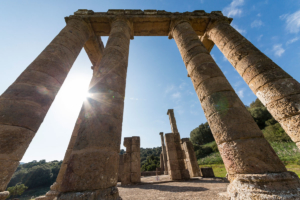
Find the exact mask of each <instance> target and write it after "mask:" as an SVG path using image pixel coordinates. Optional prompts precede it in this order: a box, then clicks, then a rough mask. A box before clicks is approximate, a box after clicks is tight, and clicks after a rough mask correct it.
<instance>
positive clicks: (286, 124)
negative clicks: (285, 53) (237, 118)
mask: <svg viewBox="0 0 300 200" xmlns="http://www.w3.org/2000/svg"><path fill="white" fill-rule="evenodd" d="M207 34H208V35H209V38H210V39H211V40H212V41H213V42H214V43H215V44H216V45H217V46H218V48H219V49H220V50H221V51H222V53H223V54H224V56H225V57H226V58H227V59H228V60H229V62H230V63H231V64H232V65H233V67H234V68H235V69H236V70H237V71H238V73H239V74H240V75H241V76H242V77H243V79H244V80H245V82H246V83H247V84H248V85H249V87H250V88H251V90H252V91H253V92H254V94H255V95H256V96H257V97H258V98H259V100H260V101H261V102H262V103H263V104H264V105H265V106H266V107H267V109H268V110H269V112H270V113H271V114H272V116H273V117H274V118H275V119H276V120H277V121H278V122H279V123H280V124H281V126H282V128H283V129H284V130H285V132H286V133H287V134H288V135H289V136H290V137H291V139H292V140H293V141H294V142H296V144H297V146H298V148H300V84H299V82H298V81H296V80H295V79H293V77H292V76H290V75H289V74H287V73H286V72H285V71H284V70H283V69H281V68H280V67H279V66H278V65H277V64H275V63H274V62H273V61H272V60H271V59H270V58H268V57H267V56H266V55H265V54H263V53H262V52H261V51H260V50H258V49H257V48H256V47H255V46H254V45H253V44H252V43H251V42H249V41H248V40H247V39H246V38H245V37H243V36H242V35H241V34H240V33H239V32H238V31H236V30H235V29H234V28H233V27H232V26H230V24H229V23H228V21H226V20H225V19H224V18H223V17H218V18H216V19H215V21H213V22H212V24H211V25H210V27H209V29H208V31H207Z"/></svg>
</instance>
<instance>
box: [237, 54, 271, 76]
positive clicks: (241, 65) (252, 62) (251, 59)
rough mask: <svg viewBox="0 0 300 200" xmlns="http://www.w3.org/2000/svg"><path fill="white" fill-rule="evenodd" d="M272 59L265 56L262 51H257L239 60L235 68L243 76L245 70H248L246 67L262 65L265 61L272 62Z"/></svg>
mask: <svg viewBox="0 0 300 200" xmlns="http://www.w3.org/2000/svg"><path fill="white" fill-rule="evenodd" d="M270 61H271V60H270V59H269V58H267V57H266V56H264V55H263V54H262V53H261V52H255V53H252V54H249V55H247V56H245V57H244V58H243V59H241V60H240V61H238V62H237V64H236V66H235V69H236V70H237V72H238V73H239V74H240V75H241V76H243V74H244V72H245V71H246V69H248V67H251V66H261V65H264V64H265V63H270ZM271 62H272V61H271ZM269 66H270V65H269ZM271 67H273V68H275V67H276V66H275V65H274V66H271Z"/></svg>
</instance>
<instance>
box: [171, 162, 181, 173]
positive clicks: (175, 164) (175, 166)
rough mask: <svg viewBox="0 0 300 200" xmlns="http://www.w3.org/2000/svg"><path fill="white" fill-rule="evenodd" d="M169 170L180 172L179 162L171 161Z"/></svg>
mask: <svg viewBox="0 0 300 200" xmlns="http://www.w3.org/2000/svg"><path fill="white" fill-rule="evenodd" d="M168 169H170V170H172V171H173V170H180V169H181V168H180V166H179V162H178V160H169V161H168Z"/></svg>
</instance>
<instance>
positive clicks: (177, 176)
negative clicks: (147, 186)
mask: <svg viewBox="0 0 300 200" xmlns="http://www.w3.org/2000/svg"><path fill="white" fill-rule="evenodd" d="M169 174H170V177H171V180H181V172H180V170H169Z"/></svg>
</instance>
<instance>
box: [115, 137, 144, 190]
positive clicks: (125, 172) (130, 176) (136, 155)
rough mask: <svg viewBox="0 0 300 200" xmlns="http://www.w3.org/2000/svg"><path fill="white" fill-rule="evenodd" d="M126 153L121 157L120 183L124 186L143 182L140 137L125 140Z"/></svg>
mask: <svg viewBox="0 0 300 200" xmlns="http://www.w3.org/2000/svg"><path fill="white" fill-rule="evenodd" d="M124 146H125V147H126V153H125V154H123V155H120V160H119V162H120V163H119V174H118V175H119V178H118V179H119V181H121V184H122V185H128V184H131V183H139V182H141V159H140V137H136V136H135V137H126V138H124Z"/></svg>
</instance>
